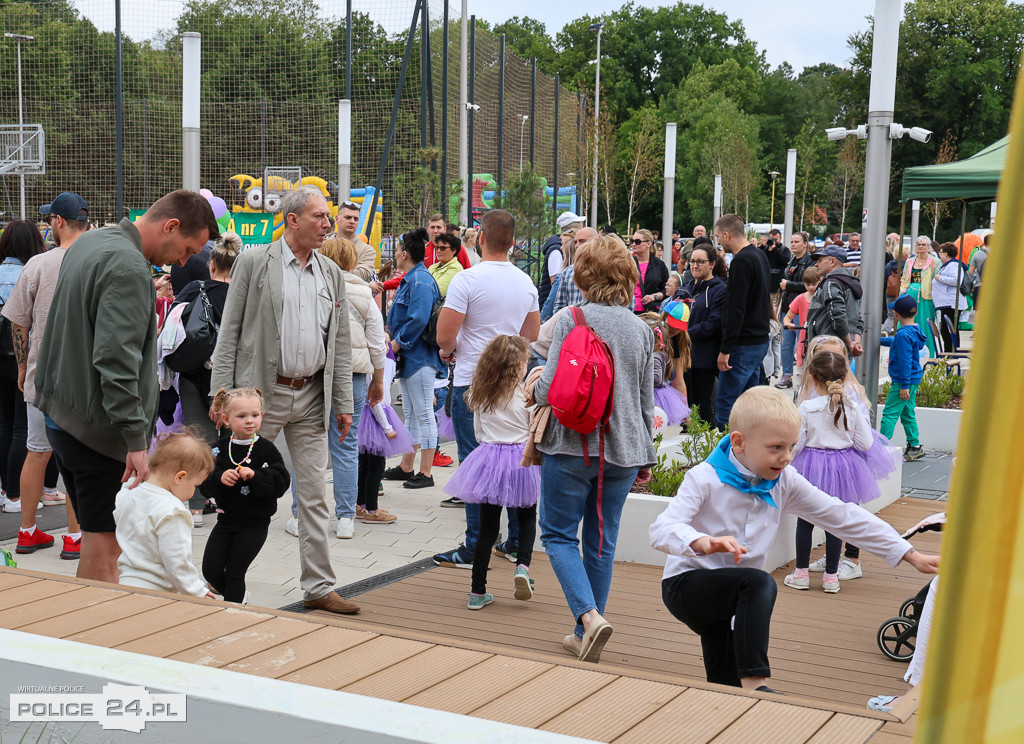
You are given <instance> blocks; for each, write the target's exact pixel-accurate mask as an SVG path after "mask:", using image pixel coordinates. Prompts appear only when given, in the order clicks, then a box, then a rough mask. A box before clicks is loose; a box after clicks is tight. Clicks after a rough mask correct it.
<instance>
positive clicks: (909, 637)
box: [876, 617, 917, 661]
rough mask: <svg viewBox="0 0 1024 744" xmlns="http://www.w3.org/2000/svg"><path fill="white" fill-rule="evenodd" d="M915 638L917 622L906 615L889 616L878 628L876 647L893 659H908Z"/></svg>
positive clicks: (912, 649)
mask: <svg viewBox="0 0 1024 744" xmlns="http://www.w3.org/2000/svg"><path fill="white" fill-rule="evenodd" d="M916 639H917V622H916V621H914V620H911V619H909V618H906V617H891V618H889V619H888V620H886V621H885V622H884V623H882V625H881V626H880V627H879V628H878V635H877V636H876V640H877V641H878V648H880V649H881V650H882V653H883V654H885V655H886V656H887V657H889V658H890V659H892V660H893V661H910V657H911V656H913V655H914V642H915V641H916Z"/></svg>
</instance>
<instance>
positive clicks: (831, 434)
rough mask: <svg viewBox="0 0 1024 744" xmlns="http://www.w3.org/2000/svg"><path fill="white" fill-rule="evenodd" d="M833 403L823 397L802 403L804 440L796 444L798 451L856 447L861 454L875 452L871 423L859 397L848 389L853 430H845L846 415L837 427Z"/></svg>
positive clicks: (847, 403)
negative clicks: (813, 448)
mask: <svg viewBox="0 0 1024 744" xmlns="http://www.w3.org/2000/svg"><path fill="white" fill-rule="evenodd" d="M830 401H831V399H830V398H829V396H827V395H819V396H817V397H815V398H810V399H809V400H805V401H804V402H803V403H801V404H800V418H801V424H800V438H799V439H798V440H797V442H796V452H797V453H798V452H800V450H802V449H803V448H804V447H815V448H817V449H831V450H841V449H849V448H850V447H855V448H856V449H858V450H860V451H861V452H867V451H868V450H869V449H871V445H872V443H873V440H872V438H871V424H870V422H869V421H868V419H867V416H866V415H865V411H864V406H863V404H862V403H861V402H860V400H859V399H858V398H857V397H856V394H855V393H851V391H850V390H849V389H847V390H846V392H845V394H844V396H843V405H844V406H845V408H846V423H847V426H849V430H847V429H844V428H843V417H842V415H840V416H839V425H838V426H837V425H836V424H835V415H836V414H835V409H834V408H833V407H832V406H831V404H830Z"/></svg>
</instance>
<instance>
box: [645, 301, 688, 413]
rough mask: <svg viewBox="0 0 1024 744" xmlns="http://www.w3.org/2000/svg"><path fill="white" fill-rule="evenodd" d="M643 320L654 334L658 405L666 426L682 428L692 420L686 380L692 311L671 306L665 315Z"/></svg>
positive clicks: (680, 304) (681, 305) (678, 304)
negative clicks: (687, 330)
mask: <svg viewBox="0 0 1024 744" xmlns="http://www.w3.org/2000/svg"><path fill="white" fill-rule="evenodd" d="M642 317H643V319H644V320H646V321H647V323H648V325H650V326H651V330H653V331H654V405H656V406H658V408H660V409H661V410H663V411H664V412H665V423H666V425H668V426H679V425H680V424H684V423H685V422H686V421H687V420H688V419H689V418H690V406H689V404H688V403H687V400H686V383H685V381H684V380H683V373H684V372H686V369H687V368H688V367H689V366H690V336H689V334H687V332H686V326H687V323H688V321H689V318H690V308H689V306H688V305H687V304H686V303H684V302H669V303H667V304H666V305H665V309H664V310H663V311H662V313H661V315H658V314H657V313H645V314H644V315H643V316H642Z"/></svg>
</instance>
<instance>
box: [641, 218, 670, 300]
mask: <svg viewBox="0 0 1024 744" xmlns="http://www.w3.org/2000/svg"><path fill="white" fill-rule="evenodd" d="M633 259H634V262H635V263H636V270H637V275H638V276H637V283H636V288H635V290H634V299H635V305H634V307H633V310H634V311H635V312H638V313H642V312H645V311H646V312H658V308H659V306H660V305H661V302H662V300H664V299H665V284H666V283H667V282H668V267H667V266H666V265H665V263H664V261H662V260H661V259H660V258H658V257H657V256H656V255H654V235H653V233H651V231H650V230H637V231H635V232H634V233H633Z"/></svg>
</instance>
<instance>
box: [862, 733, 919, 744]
mask: <svg viewBox="0 0 1024 744" xmlns="http://www.w3.org/2000/svg"><path fill="white" fill-rule="evenodd" d="M867 741H868V744H913V742H914V739H913V737H910V738H908V737H906V736H898V735H896V734H891V733H888V732H886V731H879V732H878V733H877V734H875V735H874V736H872V737H871V738H870V739H868V740H867Z"/></svg>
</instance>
